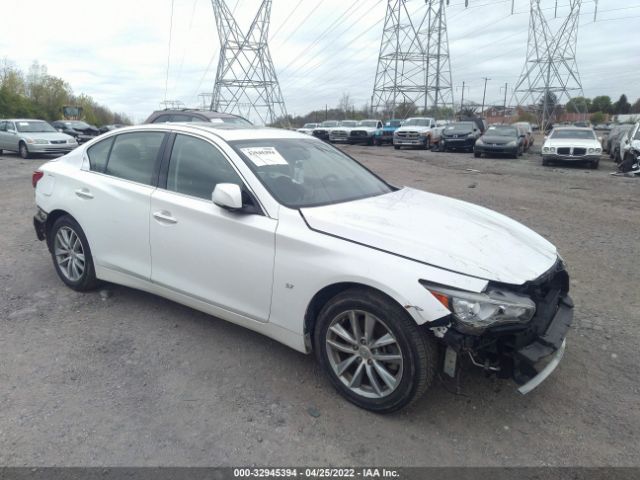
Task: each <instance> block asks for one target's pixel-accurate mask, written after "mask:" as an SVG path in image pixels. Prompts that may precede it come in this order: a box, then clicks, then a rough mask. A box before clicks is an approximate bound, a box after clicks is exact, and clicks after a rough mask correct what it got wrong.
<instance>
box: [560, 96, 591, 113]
mask: <svg viewBox="0 0 640 480" xmlns="http://www.w3.org/2000/svg"><path fill="white" fill-rule="evenodd" d="M564 108H565V110H566V111H567V112H570V113H587V112H589V111H590V110H591V99H590V98H585V97H574V98H572V99H570V100H569V101H568V102H567V104H566V105H565V106H564Z"/></svg>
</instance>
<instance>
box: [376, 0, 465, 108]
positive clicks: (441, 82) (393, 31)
mask: <svg viewBox="0 0 640 480" xmlns="http://www.w3.org/2000/svg"><path fill="white" fill-rule="evenodd" d="M410 3H414V4H415V3H417V2H410V0H388V2H387V13H386V16H385V20H384V29H383V32H382V41H381V43H380V54H379V56H378V68H377V71H376V78H375V84H374V87H373V95H372V96H371V107H372V110H374V111H375V110H379V109H384V110H391V113H392V115H393V116H395V114H396V109H397V107H398V106H399V105H402V104H409V105H413V106H414V107H423V108H424V109H425V110H428V109H434V110H435V109H438V108H443V107H448V108H451V109H453V87H452V83H453V82H452V80H451V64H450V60H449V38H448V34H447V19H446V7H445V0H426V1H425V3H426V5H427V8H426V11H425V12H424V13H422V12H421V13H420V14H414V15H413V17H419V18H412V15H411V14H410V13H409V10H408V8H407V4H410ZM447 3H448V2H447Z"/></svg>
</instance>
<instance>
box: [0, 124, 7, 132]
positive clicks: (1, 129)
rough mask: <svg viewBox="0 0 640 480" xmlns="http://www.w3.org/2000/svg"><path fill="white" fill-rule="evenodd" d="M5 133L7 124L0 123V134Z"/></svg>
mask: <svg viewBox="0 0 640 480" xmlns="http://www.w3.org/2000/svg"><path fill="white" fill-rule="evenodd" d="M6 131H7V122H0V132H6Z"/></svg>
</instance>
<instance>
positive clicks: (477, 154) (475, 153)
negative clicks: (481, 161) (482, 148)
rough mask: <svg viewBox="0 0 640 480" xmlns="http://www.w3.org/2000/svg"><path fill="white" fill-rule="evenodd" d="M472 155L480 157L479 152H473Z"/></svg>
mask: <svg viewBox="0 0 640 480" xmlns="http://www.w3.org/2000/svg"><path fill="white" fill-rule="evenodd" d="M473 156H474V157H476V158H480V157H481V156H482V154H481V153H480V152H473Z"/></svg>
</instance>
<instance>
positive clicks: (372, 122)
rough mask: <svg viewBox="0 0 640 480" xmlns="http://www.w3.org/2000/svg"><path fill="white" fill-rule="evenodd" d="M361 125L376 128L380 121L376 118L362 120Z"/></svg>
mask: <svg viewBox="0 0 640 480" xmlns="http://www.w3.org/2000/svg"><path fill="white" fill-rule="evenodd" d="M359 126H360V127H373V128H376V127H377V126H378V122H377V121H375V120H363V121H362V122H360V124H359Z"/></svg>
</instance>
